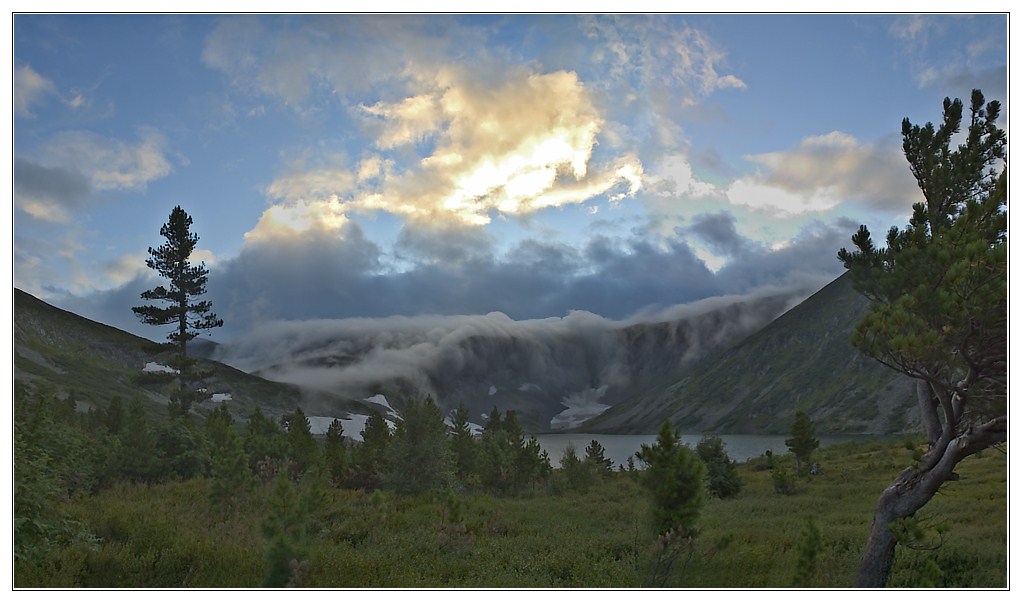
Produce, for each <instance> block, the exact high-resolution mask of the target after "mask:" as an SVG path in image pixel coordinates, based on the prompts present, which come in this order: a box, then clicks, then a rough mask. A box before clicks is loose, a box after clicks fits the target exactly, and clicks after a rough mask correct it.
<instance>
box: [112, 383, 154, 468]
mask: <svg viewBox="0 0 1023 604" xmlns="http://www.w3.org/2000/svg"><path fill="white" fill-rule="evenodd" d="M118 436H119V438H118V441H117V443H116V448H115V451H114V454H113V458H112V460H111V464H112V472H111V473H112V474H113V476H114V477H115V478H118V479H122V480H130V481H133V482H156V481H157V480H159V479H160V477H161V475H162V469H161V463H160V452H159V450H158V449H157V447H156V435H155V434H154V433H153V430H152V429H151V428H150V426H149V422H148V421H147V420H146V414H145V411H144V410H143V408H142V401H141V400H139V399H138V398H133V399H132V400H131V402H130V403H129V404H128V413H127V417H126V418H125V421H124V429H123V430H121V433H120V434H119V435H118Z"/></svg>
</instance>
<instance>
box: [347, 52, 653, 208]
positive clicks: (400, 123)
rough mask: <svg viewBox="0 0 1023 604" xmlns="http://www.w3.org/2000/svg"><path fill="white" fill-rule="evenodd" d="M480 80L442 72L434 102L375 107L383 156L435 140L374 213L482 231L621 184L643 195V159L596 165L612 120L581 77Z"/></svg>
mask: <svg viewBox="0 0 1023 604" xmlns="http://www.w3.org/2000/svg"><path fill="white" fill-rule="evenodd" d="M472 76H473V74H472V73H471V72H468V71H466V70H453V69H450V70H443V71H441V72H439V73H438V75H437V78H436V79H435V85H436V87H437V89H436V90H435V91H434V92H432V93H431V94H429V95H427V94H420V95H417V96H414V97H409V98H408V99H405V100H404V101H401V102H398V103H393V104H389V105H386V104H378V105H374V106H373V107H369V108H366V111H367V113H370V114H372V115H373V116H374V117H377V118H382V119H385V120H386V123H385V124H384V126H383V127H382V129H381V133H380V135H379V137H378V138H377V146H378V147H380V148H381V149H382V150H387V149H390V148H392V147H395V146H404V145H411V144H414V143H415V142H417V141H420V140H422V139H424V138H425V137H430V138H432V140H433V142H434V145H433V148H432V150H431V151H430V152H429V154H428V155H426V156H425V157H423V158H422V159H421V161H420V162H419V165H418V166H414V167H412V168H410V169H409V170H408V171H406V172H404V173H401V174H397V175H395V176H394V177H392V178H389V179H388V181H387V183H385V186H384V188H383V190H381V191H380V196H378V197H373V198H372V201H371V202H367V205H372V206H373V207H378V208H384V209H388V210H389V211H393V212H394V213H397V214H402V215H407V216H409V217H410V218H413V219H416V220H426V221H433V220H441V221H444V220H455V221H460V222H463V223H465V224H475V225H483V224H487V223H488V222H490V220H491V218H490V213H491V212H497V213H500V214H504V215H523V214H529V213H532V212H535V211H537V210H538V209H540V208H544V207H551V206H559V205H564V204H572V203H581V202H584V201H586V200H588V199H591V198H593V197H595V196H597V195H601V194H604V193H607V192H609V191H611V190H612V189H613V188H615V187H616V186H617V185H618V184H619V183H624V184H625V185H626V186H627V192H626V194H633V193H635V191H637V190H638V189H639V188H640V186H641V184H642V166H641V165H640V164H639V162H638V160H637V159H635V158H634V157H622V158H619V159H618V160H617V161H615V162H612V163H610V164H607V165H602V166H599V167H596V166H593V165H592V162H591V157H592V153H593V149H594V147H595V146H596V144H597V140H598V135H599V133H600V130H601V126H602V124H603V119H602V118H601V116H600V114H599V112H598V110H597V109H596V107H595V106H594V104H593V101H592V99H591V97H590V94H589V92H588V91H587V90H586V87H585V86H584V85H583V83H582V82H581V81H579V79H578V76H577V75H576V74H575V73H573V72H567V71H558V72H552V73H545V74H537V73H531V72H528V71H526V70H523V69H517V70H511V71H509V73H508V74H507V75H506V77H505V78H504V82H503V84H502V85H500V86H497V87H482V86H478V85H476V83H475V82H474V80H473V79H472ZM411 183H415V189H417V190H418V191H417V192H413V188H412V187H410V184H411Z"/></svg>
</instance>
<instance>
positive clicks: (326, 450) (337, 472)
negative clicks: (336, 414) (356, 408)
mask: <svg viewBox="0 0 1023 604" xmlns="http://www.w3.org/2000/svg"><path fill="white" fill-rule="evenodd" d="M344 432H345V430H344V426H342V425H341V420H339V419H334V421H332V422H330V426H328V427H327V434H326V436H325V438H324V441H323V461H324V464H325V466H326V469H327V476H328V477H329V479H330V483H331V484H332V485H334V486H341V484H343V483H344V481H345V478H346V477H347V475H348V452H347V451H346V450H345V438H344Z"/></svg>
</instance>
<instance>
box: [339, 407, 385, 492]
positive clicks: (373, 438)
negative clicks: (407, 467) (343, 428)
mask: <svg viewBox="0 0 1023 604" xmlns="http://www.w3.org/2000/svg"><path fill="white" fill-rule="evenodd" d="M390 443H391V428H390V427H389V426H388V425H387V421H386V420H384V416H383V415H382V414H381V413H380V412H379V411H376V410H374V411H373V412H372V413H370V415H369V417H368V418H367V419H366V426H365V427H364V428H363V429H362V444H360V445H357V446H356V447H355V449H354V451H353V452H352V460H353V463H352V474H351V477H350V483H349V484H350V485H351V486H353V487H356V488H361V489H366V490H373V489H376V488H378V487H380V486H381V484H382V480H383V477H384V475H385V474H386V472H387V449H388V448H389V446H390Z"/></svg>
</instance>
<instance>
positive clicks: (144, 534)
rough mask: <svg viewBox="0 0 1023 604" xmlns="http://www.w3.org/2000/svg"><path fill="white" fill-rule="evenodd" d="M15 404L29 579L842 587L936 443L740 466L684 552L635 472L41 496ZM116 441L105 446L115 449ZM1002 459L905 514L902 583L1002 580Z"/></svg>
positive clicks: (158, 486)
mask: <svg viewBox="0 0 1023 604" xmlns="http://www.w3.org/2000/svg"><path fill="white" fill-rule="evenodd" d="M60 408H62V407H60V405H59V404H58V406H57V408H56V409H57V410H59V409H60ZM21 409H22V413H20V414H19V415H20V416H21V417H22V418H27V419H34V420H35V421H34V424H33V425H22V426H21V427H20V428H19V429H18V430H16V443H15V444H16V451H15V456H16V462H18V463H20V465H19V466H18V471H17V472H16V484H15V487H16V489H15V497H16V501H15V507H16V514H15V515H16V533H20V534H21V537H18V535H17V534H16V543H15V545H16V551H17V552H20V555H19V556H17V557H16V561H15V566H14V581H15V586H16V587H173V588H182V587H209V588H214V587H254V586H261V585H268V584H277V585H284V586H291V587H312V586H315V587H409V588H412V587H644V586H667V587H732V588H740V587H790V586H803V587H846V586H849V585H851V584H852V582H853V580H854V578H855V576H856V569H857V565H858V563H859V559H860V555H861V552H862V547H863V544H864V543H865V541H866V538H867V534H868V532H869V528H870V519H871V513H872V510H873V507H874V503H875V501H876V498H877V493H878V492H879V491H880V490H881V489H882V488H883V487H884V486H885V484H886V483H887V481H888V480H889V479H890V477H891V475H892V473H893V472H895V471H897V470H899V469H901V468H903V467H905V466H907V465H910V464H912V463H913V459H914V456H915V457H919V451H921V450H923V447H924V444H923V443H922V442H920V443H919V446H917V447H914V448H913V449H912V450H911V449H908V448H907V446H906V444H905V443H904V442H903V441H901V440H899V441H885V442H881V441H878V442H872V443H858V444H844V445H839V446H834V447H831V448H828V449H824V450H820V451H818V452H817V453H816V454H815V456H814V462H815V463H816V464H817V465H818V467H819V468H820V473H819V474H818V475H815V476H810V475H806V476H803V477H801V478H795V472H794V470H795V460H794V458H792V457H791V456H783V455H777V454H776V455H773V456H770V457H761V458H759V459H754V460H751V461H749V462H747V463H744V464H738V465H737V470H738V477H739V481H740V482H741V485H742V488H741V490H738V492H734V491H733V492H730V493H729V494H730V495H731V496H730V497H728V498H726V499H720V498H717V497H712V496H710V495H709V494H708V496H707V497H705V498H704V504H703V507H702V509H701V511H700V513H699V516H698V519H697V520H696V521H695V524H694V530H693V533H692V535H693V537H692V539H691V540H690V541H687V542H686V543H685V544H684V547H676V548H675V549H672V548H671V547H670V545H671V544H667V546H666V543H665V540H664V539H663V538H661V539H658V536H657V535H656V534H655V531H654V529H653V528H652V524H651V519H652V518H653V517H654V516H655V514H654V509H653V503H652V502H653V501H654V499H652V498H651V497H650V496H649V492H648V491H647V490H646V489H645V488H644V487H643V483H644V481H643V480H642V476H643V474H644V471H642V470H637V471H632V472H630V471H624V472H613V473H608V472H604V471H596V472H592V473H590V474H589V475H588V476H587V477H586V478H584V479H583V478H580V477H579V475H578V474H576V475H571V474H570V473H569V471H567V470H561V469H555V470H553V472H551V474H550V475H549V476H546V477H544V478H543V479H542V480H534V481H531V482H530V483H529V484H526V485H524V486H522V487H521V488H519V489H516V490H514V491H513V492H509V491H508V490H507V489H495V488H487V487H485V486H482V485H476V486H468V485H466V484H465V483H463V482H459V481H450V482H448V483H447V485H446V486H443V487H441V488H432V487H431V488H428V489H424V490H422V491H420V492H416V493H402V492H400V491H399V490H395V489H390V488H387V487H386V481H385V483H384V485H383V486H382V488H384V489H385V490H378V489H376V488H352V487H348V486H340V487H338V486H332V484H331V481H330V479H328V478H326V476H325V472H324V471H323V470H318V469H317V468H316V467H315V466H313V467H311V468H310V470H309V471H307V472H305V473H304V474H301V475H300V476H299V475H297V474H291V475H290V477H289V473H288V472H286V471H285V472H280V473H278V474H276V475H269V476H264V477H263V478H259V477H257V476H255V475H252V476H251V478H252V481H251V482H243V483H239V485H236V486H234V487H232V488H235V489H236V490H235V492H233V493H232V495H231V496H230V497H227V498H225V496H224V495H223V494H222V493H221V491H220V490H221V489H223V488H224V486H225V483H224V475H225V474H226V473H227V472H226V470H225V469H224V468H227V467H229V465H230V464H228V463H226V462H219V463H217V464H215V465H214V467H213V468H211V469H209V470H208V471H206V472H199V473H197V474H196V475H195V476H194V477H191V478H187V479H175V478H169V479H163V480H159V481H149V482H146V481H142V480H129V479H127V478H124V477H123V475H122V477H121V478H117V479H115V480H111V481H110V482H109V483H106V484H93V485H91V486H88V485H86V486H85V488H77V489H71V490H70V491H69V492H70V493H71V494H70V495H69V496H67V497H64V496H56V497H50V498H49V499H47V496H46V493H47V488H49V487H48V486H47V485H48V484H49V485H50V487H52V486H53V485H52V484H50V483H48V482H47V481H46V480H43V479H42V478H41V475H40V474H36V473H33V471H32V465H33V464H37V465H38V464H43V465H47V464H50V463H51V462H50V461H49V457H48V456H47V455H48V454H47V453H45V452H40V450H39V449H38V448H33V447H32V446H29V445H30V444H31V443H32V442H33V438H34V433H33V432H32V429H38V428H40V427H42V426H44V425H46V422H47V421H49V420H48V419H47V417H49V416H47V417H44V418H43V419H42V420H40V419H38V418H36V417H35V416H33V414H32V413H26V412H25V406H24V405H23V406H22V407H21ZM77 417H78V418H79V420H80V421H83V422H87V421H89V418H88V417H84V418H83V415H82V414H81V413H79V414H77ZM50 419H52V418H50ZM65 419H67V418H65ZM44 420H45V421H44ZM18 423H19V424H24V422H18ZM214 423H215V422H214ZM49 426H50V429H55V425H54V424H49ZM98 432H102V431H101V430H98ZM197 433H198V432H197ZM68 434H69V433H68V432H66V431H64V432H62V431H61V430H59V429H57V431H56V436H61V435H63V436H62V437H61V438H62V439H63V441H64V442H63V444H60V443H57V444H59V446H62V447H65V449H67V450H71V449H74V447H77V446H82V445H81V443H79V444H78V445H76V444H74V443H72V442H70V441H69V440H68V438H67V437H68ZM126 436H127V435H126V434H123V433H122V437H126ZM58 440H61V439H58ZM116 440H117V438H116V437H110V440H107V441H106V443H107V448H108V449H111V450H112V451H114V453H116V452H117V451H118V450H119V448H118V447H117V446H116V442H115V441H116ZM213 440H214V439H213V438H210V441H211V442H212V441H213ZM19 443H20V444H19ZM57 444H52V443H51V445H52V446H57ZM320 447H321V450H322V451H323V452H324V453H326V449H327V447H325V446H324V445H320ZM83 450H85V449H83ZM356 451H358V447H356V448H355V450H354V451H352V455H353V457H355V456H356V453H355V452H356ZM52 453H53V455H58V454H59V452H57V451H53V452H52ZM1006 457H1007V456H1006V455H1005V453H1004V452H1001V451H997V450H989V451H987V452H985V453H984V454H982V455H979V456H974V457H971V458H970V459H967V460H965V461H964V462H962V463H961V464H960V468H959V471H960V475H961V476H962V479H961V480H959V481H955V482H952V483H949V484H948V485H946V487H945V488H943V489H942V492H941V493H940V494H939V495H938V496H937V497H936V498H935V499H934V500H933V501H931V502H930V503H929V504H928V505H927V506H926V508H924V509H923V510H922V511H921V512H920V513H919V514H917V516H916V517H915V521H914V522H913V523H906V524H905V525H903V526H901V527H899V533H900V541H901V545H900V547H899V548H898V553H897V558H896V562H895V565H894V569H893V573H892V578H891V581H890V583H889V585H890V586H893V587H932V586H934V587H989V588H990V587H996V588H1004V587H1006V586H1007V576H1008V575H1007V562H1006V561H1007V554H1008V545H1007V539H1008V532H1007V521H1008V514H1007V509H1008V508H1007V504H1006V499H1007V483H1006V479H1007V459H1006ZM111 458H112V459H115V460H116V458H117V455H115V454H112V455H111ZM83 461H89V460H83ZM91 462H92V463H94V464H95V463H97V462H96V460H95V459H93V460H91ZM107 463H109V460H108V462H107ZM120 463H122V464H124V463H127V462H126V461H124V460H122V461H121V462H120ZM241 464H242V468H244V460H242V461H241ZM26 465H27V466H29V467H28V468H26V467H25V466H26ZM584 466H585V464H584ZM85 467H86V466H85V465H83V466H82V468H83V469H84V468H85ZM19 472H20V474H19ZM243 474H244V472H243ZM61 476H62V477H61V480H62V481H63V483H64V484H66V483H67V481H68V480H71V481H72V482H73V480H75V479H76V477H77V480H84V478H83V477H84V476H85V472H79V473H78V474H76V475H73V476H71V475H61ZM218 485H219V486H218ZM62 488H65V487H62ZM51 495H53V493H51ZM47 502H49V503H47ZM53 502H57V505H56V506H54V505H53ZM33 506H35V507H33ZM44 512H45V513H44ZM19 518H20V519H21V520H19ZM33 523H35V524H33ZM33 526H38V527H39V528H40V530H44V529H45V531H48V532H45V531H44V532H45V535H44V536H45V537H46V538H45V539H40V538H39V535H34V534H33V533H32V527H33ZM19 539H20V544H19ZM675 545H678V544H675ZM19 548H20V549H19ZM674 555H677V556H678V557H677V559H675V560H674V564H672V565H670V566H669V565H666V564H665V560H666V558H667V557H671V556H674Z"/></svg>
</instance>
